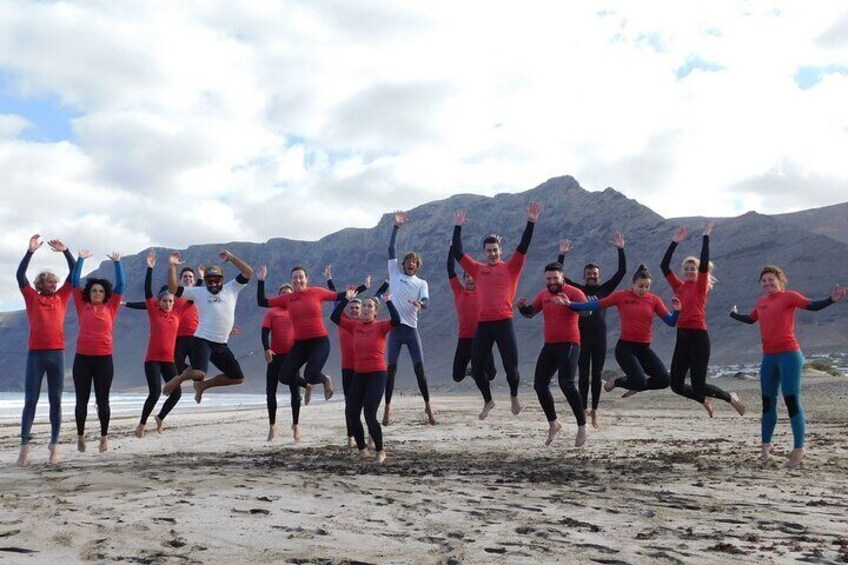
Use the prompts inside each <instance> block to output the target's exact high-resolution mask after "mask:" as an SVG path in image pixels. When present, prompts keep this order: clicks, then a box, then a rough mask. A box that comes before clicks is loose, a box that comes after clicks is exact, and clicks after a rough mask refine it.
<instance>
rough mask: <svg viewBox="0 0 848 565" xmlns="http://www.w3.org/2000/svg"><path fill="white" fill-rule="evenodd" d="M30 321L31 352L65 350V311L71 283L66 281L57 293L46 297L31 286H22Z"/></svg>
mask: <svg viewBox="0 0 848 565" xmlns="http://www.w3.org/2000/svg"><path fill="white" fill-rule="evenodd" d="M21 294H23V295H24V302H25V303H26V313H27V319H28V320H29V343H28V347H29V349H31V350H53V349H65V311H66V310H67V307H68V299H69V298H70V297H71V283H70V282H68V281H65V284H63V285H62V286H61V287H60V288H59V289H58V290H57V291H56V292H55V293H53V294H51V295H50V296H44V295H42V294H39V293H38V292H36V291H35V289H33V288H32V287H31V286H29V285H27V286H22V287H21Z"/></svg>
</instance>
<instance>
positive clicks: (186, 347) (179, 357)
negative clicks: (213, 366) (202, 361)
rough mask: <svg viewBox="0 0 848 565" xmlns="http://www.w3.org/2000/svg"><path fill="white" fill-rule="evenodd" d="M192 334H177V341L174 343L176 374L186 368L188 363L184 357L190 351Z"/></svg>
mask: <svg viewBox="0 0 848 565" xmlns="http://www.w3.org/2000/svg"><path fill="white" fill-rule="evenodd" d="M193 337H194V336H191V335H178V336H177V342H176V343H175V344H174V364H176V366H177V371H178V373H177V374H180V375H181V374H182V372H183V371H185V370H186V369H188V366H189V364H188V363H186V359H188V358H189V354H190V353H191V340H192V338H193Z"/></svg>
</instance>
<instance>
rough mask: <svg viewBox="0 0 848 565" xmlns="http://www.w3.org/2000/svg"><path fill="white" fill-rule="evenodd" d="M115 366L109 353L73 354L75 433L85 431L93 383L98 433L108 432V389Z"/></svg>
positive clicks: (78, 433) (109, 414) (109, 411)
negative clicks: (98, 425) (75, 399)
mask: <svg viewBox="0 0 848 565" xmlns="http://www.w3.org/2000/svg"><path fill="white" fill-rule="evenodd" d="M114 373H115V368H114V366H113V365H112V356H111V355H83V354H81V353H77V354H76V355H75V356H74V367H73V375H74V390H75V392H76V397H77V404H76V407H75V408H74V416H76V421H77V435H83V434H84V433H85V419H86V417H87V416H88V399H89V398H91V385H92V383H93V384H94V399H95V400H96V401H97V418H98V419H99V420H100V435H101V436H105V435H108V434H109V418H110V417H111V415H112V412H111V410H110V409H109V389H111V388H112V376H113V375H114Z"/></svg>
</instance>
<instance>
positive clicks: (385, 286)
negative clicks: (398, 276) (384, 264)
mask: <svg viewBox="0 0 848 565" xmlns="http://www.w3.org/2000/svg"><path fill="white" fill-rule="evenodd" d="M387 290H389V281H383V284H381V285H380V288H378V289H377V292H375V293H374V296H376V297H377V298H380V297H381V296H383V295H384V294H386V291H387Z"/></svg>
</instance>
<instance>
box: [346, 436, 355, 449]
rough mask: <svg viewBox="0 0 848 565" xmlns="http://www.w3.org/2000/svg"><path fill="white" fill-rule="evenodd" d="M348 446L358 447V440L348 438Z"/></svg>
mask: <svg viewBox="0 0 848 565" xmlns="http://www.w3.org/2000/svg"><path fill="white" fill-rule="evenodd" d="M347 446H348V447H356V440H355V439H353V437H348V438H347Z"/></svg>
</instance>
